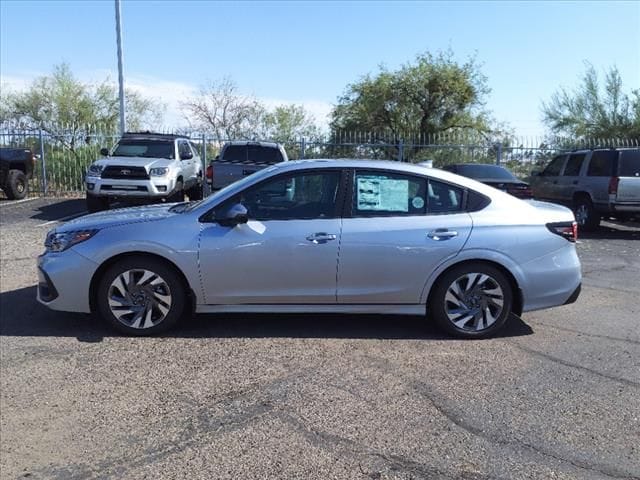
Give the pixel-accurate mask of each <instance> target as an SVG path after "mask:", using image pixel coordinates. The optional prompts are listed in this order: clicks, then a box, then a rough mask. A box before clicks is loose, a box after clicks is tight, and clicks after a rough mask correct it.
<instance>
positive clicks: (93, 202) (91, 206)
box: [87, 194, 109, 213]
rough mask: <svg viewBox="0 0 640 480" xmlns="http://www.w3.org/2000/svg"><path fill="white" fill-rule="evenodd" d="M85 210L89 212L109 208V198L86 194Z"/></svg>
mask: <svg viewBox="0 0 640 480" xmlns="http://www.w3.org/2000/svg"><path fill="white" fill-rule="evenodd" d="M87 210H88V211H89V213H95V212H101V211H102V210H109V199H108V198H107V197H96V196H94V195H89V194H87Z"/></svg>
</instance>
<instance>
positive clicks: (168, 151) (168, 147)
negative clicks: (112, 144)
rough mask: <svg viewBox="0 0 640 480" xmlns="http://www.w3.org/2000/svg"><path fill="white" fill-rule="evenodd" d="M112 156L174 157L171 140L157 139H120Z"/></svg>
mask: <svg viewBox="0 0 640 480" xmlns="http://www.w3.org/2000/svg"><path fill="white" fill-rule="evenodd" d="M113 156H114V157H145V158H168V159H170V160H173V159H174V158H175V149H174V147H173V142H162V141H157V140H120V142H119V143H118V146H117V147H116V149H115V150H114V151H113Z"/></svg>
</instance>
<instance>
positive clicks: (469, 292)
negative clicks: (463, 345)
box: [427, 262, 513, 338]
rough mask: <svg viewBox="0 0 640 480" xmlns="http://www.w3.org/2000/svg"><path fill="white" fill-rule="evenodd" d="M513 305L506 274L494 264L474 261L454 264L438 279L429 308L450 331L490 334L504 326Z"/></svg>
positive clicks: (480, 335) (464, 335)
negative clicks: (455, 265)
mask: <svg viewBox="0 0 640 480" xmlns="http://www.w3.org/2000/svg"><path fill="white" fill-rule="evenodd" d="M450 289H451V290H450ZM454 292H457V294H454ZM456 295H458V296H457V297H456ZM500 302H501V305H500ZM512 305H513V287H512V286H511V282H509V280H508V279H507V277H506V275H505V274H504V273H502V272H501V271H500V270H499V269H498V268H496V267H494V266H492V265H489V264H486V263H482V262H473V263H464V264H461V265H459V266H457V267H454V268H452V269H451V270H449V271H447V272H445V273H444V274H443V275H441V276H440V277H439V278H438V279H437V280H436V283H435V285H434V287H433V290H432V293H431V295H430V296H429V304H428V305H427V312H428V314H429V317H430V319H432V320H433V321H435V322H436V324H437V325H438V326H439V327H440V328H441V329H442V330H444V331H445V332H447V333H449V334H450V335H453V336H456V337H460V338H487V337H491V336H492V335H494V334H495V333H496V332H497V331H498V330H500V329H501V328H502V327H503V326H504V324H505V323H506V321H507V320H508V318H509V315H510V314H511V308H512ZM456 323H457V325H456Z"/></svg>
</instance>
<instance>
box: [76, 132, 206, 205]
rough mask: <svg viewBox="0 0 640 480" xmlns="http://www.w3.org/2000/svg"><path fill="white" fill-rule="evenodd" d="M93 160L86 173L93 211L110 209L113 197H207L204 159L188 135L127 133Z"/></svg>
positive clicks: (150, 199) (134, 199)
mask: <svg viewBox="0 0 640 480" xmlns="http://www.w3.org/2000/svg"><path fill="white" fill-rule="evenodd" d="M100 153H101V154H102V155H104V156H105V158H102V159H100V160H97V161H96V162H94V163H92V164H91V165H90V166H89V168H88V170H87V175H86V177H85V184H86V192H87V209H88V210H89V212H97V211H99V210H107V209H108V208H109V204H110V203H111V202H113V201H120V202H126V203H149V202H154V201H169V202H181V201H182V200H184V195H185V193H186V194H187V195H188V197H189V199H191V200H199V199H201V198H202V177H203V176H202V162H201V160H200V155H199V154H198V150H197V148H196V146H195V145H193V143H191V142H190V141H189V138H188V137H184V136H180V135H164V134H159V133H150V132H144V133H125V134H124V135H123V136H122V138H121V139H120V141H119V142H118V144H117V145H116V146H115V148H114V149H113V151H112V152H109V150H107V149H106V148H103V149H102V150H101V151H100Z"/></svg>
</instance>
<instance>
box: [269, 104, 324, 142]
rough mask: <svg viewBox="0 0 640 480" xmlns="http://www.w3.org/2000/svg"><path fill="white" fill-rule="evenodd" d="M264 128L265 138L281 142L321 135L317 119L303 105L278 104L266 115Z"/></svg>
mask: <svg viewBox="0 0 640 480" xmlns="http://www.w3.org/2000/svg"><path fill="white" fill-rule="evenodd" d="M263 128H264V138H267V139H269V140H273V141H274V142H281V143H285V142H289V141H292V140H296V139H299V138H300V137H306V138H307V139H314V138H317V137H318V136H319V135H320V128H319V127H318V126H317V125H316V123H315V119H314V118H313V116H312V115H311V114H310V113H309V112H308V111H306V110H305V108H304V107H303V106H302V105H279V106H277V107H276V108H274V109H273V110H272V111H270V112H267V114H266V115H265V117H264V126H263Z"/></svg>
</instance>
